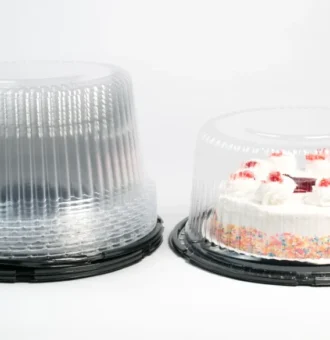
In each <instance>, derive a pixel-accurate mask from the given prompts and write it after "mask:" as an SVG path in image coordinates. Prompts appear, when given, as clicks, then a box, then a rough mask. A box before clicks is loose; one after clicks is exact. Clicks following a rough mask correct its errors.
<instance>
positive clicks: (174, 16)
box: [0, 0, 330, 340]
mask: <svg viewBox="0 0 330 340" xmlns="http://www.w3.org/2000/svg"><path fill="white" fill-rule="evenodd" d="M329 13H330V2H329V1H327V0H324V1H323V0H310V1H308V0H277V1H270V0H268V1H267V0H266V1H265V0H249V1H245V0H233V1H227V0H203V1H194V0H166V1H160V0H138V1H137V0H70V1H68V0H56V1H51V0H30V1H25V0H12V1H4V2H3V4H2V10H1V12H0V38H1V53H0V59H1V60H13V59H75V60H86V61H93V60H95V61H99V62H109V61H110V62H113V63H117V64H120V65H121V66H123V67H125V68H126V69H128V70H129V71H130V72H131V73H132V76H133V79H134V83H135V95H136V104H137V107H138V113H139V119H140V128H141V135H142V138H143V142H144V146H145V157H146V159H147V160H148V161H147V164H148V168H149V170H150V172H151V174H152V175H153V177H154V178H155V180H156V181H157V184H158V194H159V214H160V215H161V216H162V217H163V218H164V220H165V221H166V232H165V238H167V236H168V234H169V231H170V230H171V229H172V228H173V227H174V225H175V223H176V222H177V221H179V220H180V219H181V218H183V217H185V216H186V215H187V212H188V204H189V195H190V189H191V174H192V163H193V149H194V143H195V138H196V134H197V131H198V129H199V127H200V126H201V125H202V124H203V123H204V122H205V121H206V120H207V119H208V118H209V117H212V116H214V115H218V114H220V113H221V112H226V111H232V110H236V109H243V108H251V107H261V106H272V105H278V104H280V105H287V104H293V105H296V104H299V105H329V99H330V98H329V94H330V91H329V90H330V86H329V85H330V67H329V60H330V58H329V57H330V47H329V46H330V45H329V38H330V20H329ZM0 302H1V308H0V324H1V327H0V336H1V339H5V340H11V339H25V340H29V339H34V340H39V339H47V340H48V339H73V338H74V339H110V338H111V339H178V340H181V339H206V338H209V337H212V339H217V338H221V339H227V338H230V339H231V338H234V339H236V338H240V337H241V338H242V339H243V338H244V339H254V340H257V339H263V340H264V339H267V340H272V339H279V338H288V339H306V340H307V339H308V340H310V339H313V338H317V339H318V340H320V339H329V329H328V319H329V316H328V306H329V303H330V294H329V289H327V288H325V289H312V288H297V289H295V288H286V287H272V286H262V285H255V284H249V283H243V282H239V281H233V280H229V279H226V278H222V277H219V276H215V275H213V274H210V273H207V272H204V271H202V270H199V269H197V268H194V267H192V266H190V265H188V264H186V263H185V262H184V260H182V259H180V258H178V257H176V256H175V255H174V254H173V253H172V252H171V251H170V250H169V248H168V246H167V243H166V242H164V244H163V245H162V247H161V249H160V250H159V251H157V252H156V253H155V254H154V255H153V256H151V257H149V258H147V259H146V260H145V261H143V262H141V263H139V264H137V265H135V266H133V267H130V268H127V269H125V270H122V271H118V272H116V273H112V274H109V275H105V276H100V277H96V278H91V279H84V280H79V281H72V282H64V283H57V284H42V285H26V284H17V285H0Z"/></svg>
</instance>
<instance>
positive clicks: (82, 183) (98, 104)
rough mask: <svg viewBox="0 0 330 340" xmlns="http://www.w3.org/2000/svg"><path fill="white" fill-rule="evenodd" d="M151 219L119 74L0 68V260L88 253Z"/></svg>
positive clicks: (151, 193) (126, 80) (76, 66)
mask: <svg viewBox="0 0 330 340" xmlns="http://www.w3.org/2000/svg"><path fill="white" fill-rule="evenodd" d="M156 220H157V216H156V199H155V188H154V185H153V183H152V182H150V181H149V180H148V179H147V177H146V176H145V174H144V171H143V166H142V162H141V155H140V151H139V144H138V136H137V128H136V122H135V115H134V107H133V96H132V84H131V80H130V77H129V75H128V74H127V73H126V72H125V71H123V70H121V69H120V68H118V67H115V66H111V65H101V64H92V63H71V62H67V63H66V62H58V63H57V62H42V63H39V62H31V63H29V62H27V63H3V64H0V258H1V259H26V258H36V259H45V260H52V261H55V260H63V259H64V260H70V259H72V258H79V257H81V256H89V255H95V254H98V253H100V252H103V251H108V250H112V249H116V248H118V247H123V246H125V245H127V244H130V243H132V242H134V241H136V240H138V239H140V238H142V237H143V236H145V235H146V234H148V233H149V232H150V231H151V230H152V229H153V228H154V226H155V224H156Z"/></svg>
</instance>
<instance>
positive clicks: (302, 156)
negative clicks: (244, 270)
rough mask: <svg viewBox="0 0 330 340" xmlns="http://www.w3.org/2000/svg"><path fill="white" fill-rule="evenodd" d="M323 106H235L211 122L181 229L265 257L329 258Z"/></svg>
mask: <svg viewBox="0 0 330 340" xmlns="http://www.w3.org/2000/svg"><path fill="white" fill-rule="evenodd" d="M329 118H330V110H329V109H328V108H315V107H314V108H294V107H292V108H273V109H259V110H250V111H245V112H235V113H231V114H228V115H224V116H220V117H219V118H215V119H212V120H211V121H209V122H208V123H207V124H206V125H205V126H204V127H203V128H202V130H201V132H200V134H199V137H198V142H197V148H196V162H195V172H194V181H193V191H192V202H191V210H190V215H189V219H188V222H187V226H186V230H187V235H188V237H189V238H190V239H191V240H193V241H194V242H196V241H200V240H206V241H208V242H210V243H211V244H213V245H214V248H217V247H219V248H226V249H228V250H230V251H232V252H236V253H240V254H243V255H248V256H253V257H260V258H264V259H275V260H287V261H298V262H299V261H302V262H308V263H316V264H325V263H330V133H329V129H328V126H329V125H328V123H329V121H330V119H329Z"/></svg>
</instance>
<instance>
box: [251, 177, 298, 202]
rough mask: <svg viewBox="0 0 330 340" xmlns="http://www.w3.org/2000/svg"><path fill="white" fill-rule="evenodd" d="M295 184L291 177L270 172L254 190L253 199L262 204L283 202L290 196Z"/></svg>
mask: <svg viewBox="0 0 330 340" xmlns="http://www.w3.org/2000/svg"><path fill="white" fill-rule="evenodd" d="M296 186H297V184H296V183H295V181H294V180H293V179H291V178H289V177H287V176H283V175H282V174H281V173H280V172H271V173H270V174H269V175H268V178H267V179H266V180H265V181H262V182H261V184H260V187H259V188H258V190H257V191H256V194H255V201H256V202H258V203H261V204H263V205H278V204H283V203H285V202H286V201H287V200H288V199H289V198H290V197H292V194H293V193H294V190H295V188H296Z"/></svg>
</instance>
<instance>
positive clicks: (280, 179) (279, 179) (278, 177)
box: [268, 171, 283, 183]
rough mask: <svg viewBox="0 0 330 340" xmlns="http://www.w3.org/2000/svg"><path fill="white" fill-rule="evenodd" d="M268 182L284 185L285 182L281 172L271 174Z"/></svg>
mask: <svg viewBox="0 0 330 340" xmlns="http://www.w3.org/2000/svg"><path fill="white" fill-rule="evenodd" d="M268 180H269V182H278V183H282V182H283V177H282V175H281V173H280V172H279V171H274V172H271V173H270V174H269V175H268Z"/></svg>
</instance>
